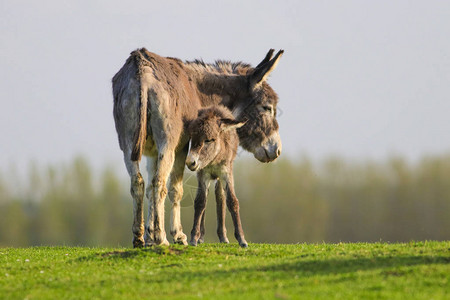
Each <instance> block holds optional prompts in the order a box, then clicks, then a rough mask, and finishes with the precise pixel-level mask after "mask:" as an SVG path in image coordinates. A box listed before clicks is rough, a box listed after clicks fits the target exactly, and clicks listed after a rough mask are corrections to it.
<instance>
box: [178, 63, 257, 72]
mask: <svg viewBox="0 0 450 300" xmlns="http://www.w3.org/2000/svg"><path fill="white" fill-rule="evenodd" d="M185 63H186V65H189V66H191V67H194V68H195V69H203V70H205V71H208V72H211V73H220V74H226V75H232V74H235V75H246V74H248V72H250V71H251V70H253V68H252V66H251V65H250V64H247V63H244V62H242V61H238V62H231V61H229V60H216V61H215V62H214V63H205V62H204V61H203V59H195V60H193V61H186V62H185Z"/></svg>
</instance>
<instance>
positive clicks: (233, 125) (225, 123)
mask: <svg viewBox="0 0 450 300" xmlns="http://www.w3.org/2000/svg"><path fill="white" fill-rule="evenodd" d="M219 123H220V125H219V126H220V129H221V130H222V131H228V130H231V129H237V128H240V127H242V126H244V124H245V122H239V121H236V120H233V119H226V118H224V119H220V120H219Z"/></svg>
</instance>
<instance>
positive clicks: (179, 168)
mask: <svg viewBox="0 0 450 300" xmlns="http://www.w3.org/2000/svg"><path fill="white" fill-rule="evenodd" d="M186 146H188V145H186ZM187 151H188V147H185V149H183V150H181V151H180V152H178V153H177V154H176V156H175V163H174V166H173V168H172V172H171V173H170V180H169V198H170V200H171V202H172V211H171V220H170V234H171V235H172V237H173V241H174V243H178V244H183V245H187V236H186V235H185V234H184V233H183V227H182V226H181V217H180V202H181V198H182V197H183V173H184V165H185V161H186V156H187Z"/></svg>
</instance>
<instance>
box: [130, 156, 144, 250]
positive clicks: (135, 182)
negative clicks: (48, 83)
mask: <svg viewBox="0 0 450 300" xmlns="http://www.w3.org/2000/svg"><path fill="white" fill-rule="evenodd" d="M125 165H126V167H127V170H128V173H129V175H130V178H131V186H130V192H131V196H132V197H133V247H134V248H140V247H143V246H144V237H143V235H144V210H143V209H144V189H145V187H144V185H145V184H144V179H143V178H142V175H141V173H140V171H139V162H138V161H132V160H131V159H130V155H125Z"/></svg>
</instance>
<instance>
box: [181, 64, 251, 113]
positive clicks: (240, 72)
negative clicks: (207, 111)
mask: <svg viewBox="0 0 450 300" xmlns="http://www.w3.org/2000/svg"><path fill="white" fill-rule="evenodd" d="M187 65H188V66H189V67H190V69H191V75H192V77H193V79H194V80H195V82H196V85H197V90H198V94H199V97H200V100H201V102H202V106H209V105H217V104H222V105H224V106H226V107H228V108H229V109H231V110H232V109H234V108H235V107H236V106H237V105H238V104H239V102H240V99H245V94H246V92H247V90H248V78H247V76H246V74H247V73H248V72H249V71H250V70H251V67H250V65H247V64H244V63H230V62H224V61H216V63H215V64H205V63H203V62H202V61H194V62H187Z"/></svg>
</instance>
